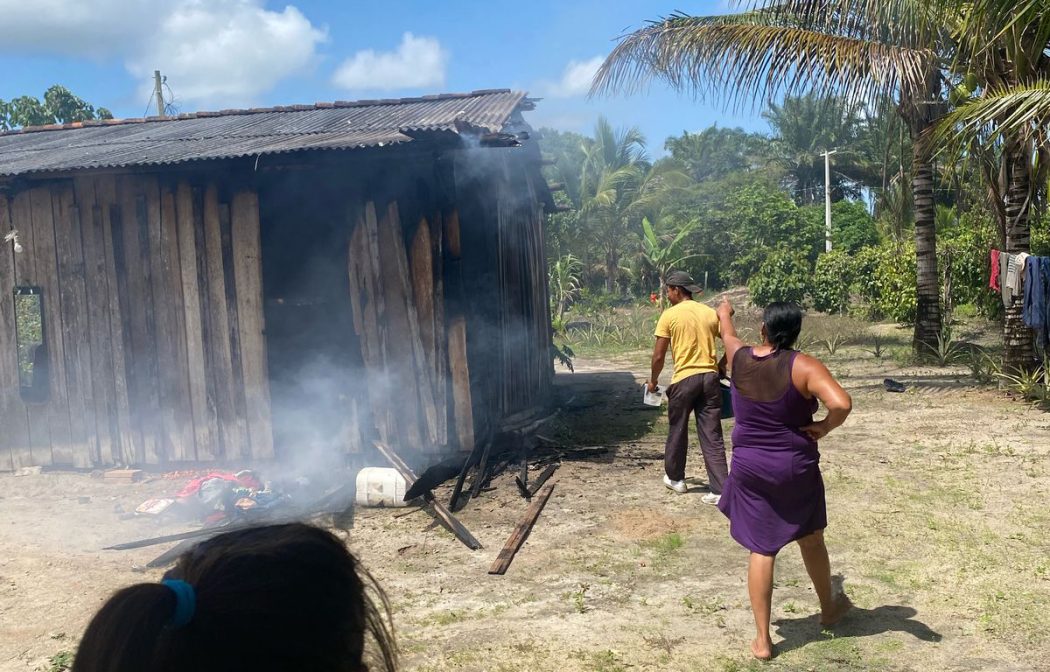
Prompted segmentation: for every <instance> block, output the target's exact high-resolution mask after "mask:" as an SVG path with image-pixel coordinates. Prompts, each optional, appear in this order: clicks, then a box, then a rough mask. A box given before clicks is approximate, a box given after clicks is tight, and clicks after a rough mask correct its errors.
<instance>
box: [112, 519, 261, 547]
mask: <svg viewBox="0 0 1050 672" xmlns="http://www.w3.org/2000/svg"><path fill="white" fill-rule="evenodd" d="M245 527H251V525H222V526H219V527H203V528H201V529H199V530H190V531H188V532H178V533H176V534H165V535H163V536H160V537H150V538H149V539H139V540H137V541H128V542H125V543H123V544H114V545H112V546H106V547H105V548H103V549H102V550H103V551H130V550H132V549H135V548H146V547H147V546H156V545H157V544H166V543H168V542H169V541H183V540H184V539H196V538H198V537H206V536H208V535H212V534H219V533H220V532H232V531H234V530H240V529H242V528H245Z"/></svg>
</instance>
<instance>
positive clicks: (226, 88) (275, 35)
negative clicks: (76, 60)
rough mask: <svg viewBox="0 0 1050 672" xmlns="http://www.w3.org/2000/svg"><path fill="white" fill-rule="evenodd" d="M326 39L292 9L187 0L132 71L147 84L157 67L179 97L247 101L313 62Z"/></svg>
mask: <svg viewBox="0 0 1050 672" xmlns="http://www.w3.org/2000/svg"><path fill="white" fill-rule="evenodd" d="M326 39H327V36H326V34H325V31H324V30H322V29H318V28H315V27H314V26H313V25H312V24H311V23H310V21H309V20H308V19H307V18H306V17H305V16H303V14H302V13H301V12H300V11H299V10H298V9H296V8H295V7H292V6H288V7H285V8H284V11H282V12H274V11H271V10H268V9H265V8H264V7H262V6H261V4H260V3H259V2H257V1H255V0H190V1H189V2H184V3H181V4H180V6H179V7H176V8H175V9H174V11H172V12H171V13H170V14H169V15H168V16H167V17H166V18H165V19H164V21H163V22H162V23H161V25H160V26H159V27H158V30H157V33H156V34H155V35H154V37H153V38H152V39H150V40H149V41H148V43H147V44H146V45H144V48H143V49H142V50H141V51H140V53H139V54H137V55H136V56H135V57H133V58H130V59H128V61H127V68H128V71H129V72H131V73H132V74H133V75H135V76H137V77H140V78H146V79H148V78H149V76H150V75H151V74H152V73H153V70H155V69H159V70H160V71H161V72H163V73H164V74H165V76H167V78H168V82H169V84H170V85H171V86H172V88H173V90H174V92H175V93H176V94H177V95H178V97H179V98H180V99H186V100H191V101H205V102H208V103H210V104H213V105H214V104H230V105H239V104H248V103H250V102H251V101H252V100H253V99H254V98H255V97H256V96H258V95H259V94H261V93H264V92H266V91H269V90H270V89H272V88H273V87H274V86H276V85H277V84H278V83H279V82H280V81H281V80H283V79H286V78H287V77H290V76H292V75H295V74H297V73H299V72H302V71H304V70H306V69H307V68H309V67H310V66H311V65H313V64H314V62H315V61H316V49H317V46H318V45H319V44H320V43H322V42H324V41H325V40H326Z"/></svg>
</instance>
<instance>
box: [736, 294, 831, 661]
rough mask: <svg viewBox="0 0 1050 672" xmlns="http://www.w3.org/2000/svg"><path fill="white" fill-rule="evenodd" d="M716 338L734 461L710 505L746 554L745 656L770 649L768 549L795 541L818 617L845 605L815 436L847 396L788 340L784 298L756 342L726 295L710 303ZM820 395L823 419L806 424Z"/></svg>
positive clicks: (789, 309) (771, 309) (793, 331)
mask: <svg viewBox="0 0 1050 672" xmlns="http://www.w3.org/2000/svg"><path fill="white" fill-rule="evenodd" d="M718 318H719V322H720V324H721V332H722V341H723V342H724V343H725V349H726V358H727V360H728V361H729V362H730V364H731V371H732V379H733V387H732V394H733V412H734V416H735V418H736V425H735V427H734V428H733V462H732V466H731V468H730V471H729V479H728V480H727V481H726V482H725V486H724V487H723V490H722V499H721V501H720V502H719V504H718V508H719V509H721V510H722V513H724V514H725V515H726V516H727V517H728V518H729V533H730V534H731V535H732V537H733V539H736V540H737V541H738V542H739V543H740V544H741V545H742V546H744V547H745V548H747V549H748V550H749V551H751V556H750V558H749V560H748V566H747V590H748V594H749V596H750V597H751V610H752V611H753V612H754V615H755V627H756V628H757V633H758V634H757V636H756V637H755V639H754V641H752V642H751V653H752V654H753V655H754V656H755V657H756V658H759V659H762V660H766V659H769V658H771V657H772V655H773V642H772V640H771V639H770V636H769V612H770V601H771V599H772V596H773V565H774V562H775V561H776V556H777V553H778V552H779V551H780V549H781V548H783V547H784V546H787V545H788V544H789V543H791V542H793V541H795V542H798V546H799V549H800V550H801V551H802V560H803V561H804V562H805V565H806V571H807V572H808V573H809V577H810V579H812V581H813V589H814V590H815V591H816V593H817V597H818V598H820V623H821V625H824V626H830V625H832V624H834V623H836V622H837V621H838V620H840V619H841V618H842V617H843V616H844V615H845V613H846V612H847V611H848V610H849V608H850V606H852V605H851V604H850V601H849V599H848V598H847V597H846V596H845V595H844V594H838V595H834V594H832V587H831V566H830V563H829V561H828V550H827V547H825V546H824V528H825V527H827V524H828V521H827V509H826V507H825V503H824V481H823V479H822V478H821V476H820V453H819V452H818V451H817V441H819V440H820V439H822V438H824V437H825V436H827V434H828V432H830V431H831V430H833V429H835V428H836V427H838V426H839V425H841V424H842V423H843V421H844V420H845V419H846V416H847V415H849V413H850V410H851V409H852V401H851V400H850V396H849V394H847V393H846V391H845V390H843V389H842V386H841V385H839V384H838V382H836V381H835V379H834V378H832V377H831V374H830V373H829V372H828V369H827V367H825V366H824V365H823V364H822V363H821V362H820V361H819V360H817V359H814V358H813V357H810V356H808V355H804V354H802V353H800V352H798V351H796V350H792V349H791V347H792V346H793V345H794V344H795V340H796V339H797V338H798V334H799V331H801V329H802V311H801V310H800V309H799V307H798V306H796V305H794V304H790V303H773V304H770V305H769V306H767V307H766V309H765V312H764V313H763V316H762V319H763V324H762V345H758V346H752V347H749V346H745V345H744V344H743V343H742V342H741V341H740V338H738V337H737V334H736V328H735V327H734V326H733V307H732V306H731V305H730V304H729V302H728V301H725V302H723V303H722V305H721V306H719V308H718ZM818 400H820V401H821V402H823V403H824V406H825V407H826V408H827V409H828V414H827V417H825V418H824V419H823V420H820V421H819V422H814V420H813V413H814V412H816V410H817V408H818V403H817V401H818Z"/></svg>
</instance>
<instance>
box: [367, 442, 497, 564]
mask: <svg viewBox="0 0 1050 672" xmlns="http://www.w3.org/2000/svg"><path fill="white" fill-rule="evenodd" d="M373 444H374V445H375V447H376V450H378V451H379V452H380V453H382V454H383V457H385V458H386V459H387V461H388V462H390V464H391V465H392V466H393V467H394V469H397V471H398V473H400V474H401V475H402V476H403V477H404V478H405V480H406V481H409V483H410V484H411V483H415V482H416V475H415V473H414V472H413V471H412V470H411V469H410V468H409V467H408V465H407V464H405V463H404V462H403V461H402V460H401V458H400V457H398V455H397V453H395V452H394V451H393V450H392V449H390V448H389V447H387V446H384V445H383V444H382V443H380V442H379V441H374V442H373ZM423 500H424V501H425V502H426V503H427V504H430V506H431V507H433V509H434V513H436V514H437V517H438V518H439V519H440V520H441V521H442V522H444V523H445V525H447V526H448V528H449V529H450V530H451V531H452V533H453V534H454V535H456V538H457V539H459V540H460V541H462V542H463V543H464V544H465V545H466V547H467V548H469V549H470V550H472V551H476V550H478V549H480V548H481V542H480V541H478V540H477V539H476V538H475V537H474V535H473V534H471V533H470V530H468V529H467V528H466V527H464V525H463V523H461V522H459V520H458V519H457V518H456V517H455V516H453V515H452V512H451V511H449V510H448V509H447V508H445V505H444V504H442V503H441V502H439V501H437V499H436V498H435V497H434V493H432V492H430V491H427V492H424V493H423Z"/></svg>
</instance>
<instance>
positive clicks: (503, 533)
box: [0, 346, 1050, 672]
mask: <svg viewBox="0 0 1050 672" xmlns="http://www.w3.org/2000/svg"><path fill="white" fill-rule="evenodd" d="M826 359H827V361H828V363H829V366H830V368H831V369H832V371H833V372H834V373H835V374H836V375H837V376H839V377H840V378H841V379H842V380H843V382H844V383H845V385H846V386H847V388H848V389H849V390H850V391H851V393H852V394H853V395H854V399H855V408H856V410H855V412H854V414H853V416H852V417H851V418H850V419H849V421H848V423H847V424H846V425H845V426H844V427H843V428H842V429H840V430H839V431H838V432H836V433H833V434H832V435H831V436H830V437H828V439H827V440H826V441H825V442H823V443H822V445H821V452H822V454H823V460H822V466H823V470H824V476H825V481H826V484H827V496H828V509H829V518H830V523H829V528H828V531H827V538H828V545H829V549H830V553H831V559H832V569H833V572H834V573H835V574H836V575H839V576H840V577H841V578H842V579H843V581H844V586H845V588H846V590H847V592H848V593H849V594H850V595H851V596H852V598H853V600H854V602H855V603H856V605H857V609H856V610H855V611H854V612H853V613H852V614H851V615H850V616H849V617H848V619H847V620H846V621H845V622H844V623H843V624H842V625H841V626H839V627H838V628H836V629H835V630H834V632H830V633H828V632H825V633H822V632H821V631H820V628H819V627H818V625H817V622H816V615H815V613H816V598H815V596H814V594H813V591H812V588H811V587H810V586H809V584H808V579H807V577H806V574H805V570H804V568H803V566H802V563H801V561H800V558H799V555H798V552H797V550H795V549H794V548H790V547H789V548H787V549H785V551H784V552H783V553H782V555H781V557H780V559H779V561H778V565H777V575H776V590H775V592H774V598H773V599H774V607H773V621H774V623H773V626H774V627H773V638H774V644H775V650H776V658H775V659H774V661H772V662H771V663H768V664H765V665H763V664H759V663H757V662H755V661H752V660H750V659H749V657H748V655H747V653H746V652H747V643H748V641H749V639H750V637H751V636H752V634H753V626H752V621H751V613H750V610H749V607H748V601H747V594H746V590H745V575H744V567H745V562H746V553H745V552H744V551H743V550H742V549H741V548H740V547H738V546H737V545H736V544H735V543H734V542H733V541H732V540H731V539H730V538H729V536H728V532H727V521H726V520H725V519H724V518H723V516H722V515H721V514H720V513H719V512H718V511H717V509H715V508H714V507H712V506H707V505H704V504H702V503H701V502H700V495H701V494H702V493H703V492H704V490H703V487H702V486H703V482H704V479H705V475H704V472H703V468H702V462H701V461H700V460H699V455H698V451H696V452H694V453H691V458H690V462H689V466H688V473H689V475H690V481H691V482H692V484H693V486H694V487H693V489H692V491H691V492H690V493H689V494H686V495H676V494H674V493H672V492H670V491H668V490H666V489H665V488H664V487H663V486H662V485H661V483H660V478H661V475H662V451H663V446H662V444H663V434H664V432H665V430H666V420H665V418H664V415H663V413H662V412H661V411H653V410H649V409H647V408H645V407H643V406H641V405H640V403H639V401H640V399H639V396H640V389H639V383H640V381H641V379H642V378H643V377H644V375H645V370H646V367H647V353H644V352H633V353H625V354H622V355H618V356H615V357H613V356H605V357H604V358H602V359H598V358H594V357H592V358H587V357H581V358H580V359H579V360H578V364H579V366H578V368H577V372H576V373H575V374H561V375H559V376H558V388H559V390H558V393H559V398H560V400H561V402H562V404H563V411H562V413H561V415H560V416H559V417H558V419H557V420H556V421H555V422H554V423H553V424H552V426H550V427H548V428H547V429H545V430H544V431H543V434H544V436H547V438H550V439H552V440H553V441H554V443H555V444H557V445H560V446H573V447H603V448H607V449H608V452H606V453H604V454H600V453H596V452H594V451H591V452H588V453H584V454H583V455H575V456H574V455H573V453H572V452H571V451H570V452H568V453H567V454H566V455H565V458H564V460H563V462H562V466H561V468H560V469H559V470H558V471H557V473H556V475H555V476H554V478H553V479H552V480H553V481H554V482H555V483H556V485H555V487H554V494H553V496H552V498H551V500H550V501H549V503H548V505H547V507H546V509H545V510H544V512H543V514H542V515H541V517H540V519H539V522H538V523H537V525H536V527H535V529H534V531H533V532H532V535H531V537H530V538H529V540H528V542H527V543H526V544H525V546H524V547H523V548H522V550H521V551H520V553H519V554H518V556H517V558H516V559H515V560H514V563H513V564H512V565H511V567H510V570H509V571H508V572H507V574H506V575H505V576H490V575H488V574H487V570H488V567H489V565H490V564H491V563H492V560H493V559H494V558H495V556H496V554H497V553H498V552H499V549H500V548H501V547H502V545H503V543H504V541H505V540H506V538H507V536H508V535H509V534H510V532H511V530H512V529H513V527H514V525H515V524H516V522H517V521H518V519H519V518H520V517H521V515H522V513H523V512H524V510H525V508H526V506H527V505H526V503H525V501H524V500H523V499H522V498H521V497H520V496H519V495H518V492H517V489H516V488H515V486H514V484H513V470H511V471H509V472H507V473H504V474H503V475H502V476H500V477H499V478H497V479H495V480H494V482H493V488H492V489H491V490H488V491H486V492H483V493H482V495H481V496H480V497H479V498H477V499H475V500H472V501H471V502H470V503H469V504H468V505H467V506H466V507H465V508H464V509H463V511H462V512H461V513H460V514H459V516H460V518H461V520H462V521H463V523H464V524H465V525H466V526H467V527H468V528H469V529H470V530H471V531H472V532H473V533H474V534H475V535H476V536H477V537H478V538H479V539H480V541H481V542H482V543H483V544H484V547H485V548H484V549H483V550H480V551H470V550H468V549H467V548H466V547H464V546H463V545H461V544H460V543H459V542H458V541H456V540H455V539H454V538H453V537H452V536H451V535H450V534H448V533H447V532H446V531H445V530H444V529H442V528H441V527H438V526H436V524H435V523H434V521H433V519H432V518H431V517H430V515H429V514H428V513H427V512H425V511H423V510H418V511H415V512H411V511H412V509H396V510H394V509H359V510H358V511H357V512H356V515H355V518H354V524H353V527H352V529H350V530H349V532H340V534H345V535H346V536H347V539H348V543H349V544H350V547H351V548H352V549H353V550H354V551H355V552H356V553H358V554H359V555H360V556H361V558H362V559H363V561H364V562H365V564H366V565H367V566H368V567H370V568H371V570H372V571H373V573H374V574H375V575H376V576H377V578H378V579H379V581H380V582H381V583H382V585H383V586H384V587H385V588H386V590H387V592H388V594H389V597H390V599H391V602H392V603H393V609H394V613H393V618H394V622H395V625H396V629H397V632H398V637H399V641H400V644H401V648H402V652H403V653H402V655H403V663H404V665H403V667H404V669H406V670H413V671H417V672H424V671H438V670H477V671H501V670H506V671H510V670H522V669H528V670H567V671H577V670H579V671H583V670H590V671H595V672H616V671H620V670H676V671H677V670H716V671H718V670H721V671H724V672H730V671H733V670H767V669H768V670H973V671H977V670H992V671H1008V670H1018V671H1021V670H1024V671H1028V670H1050V635H1048V634H1047V633H1048V630H1047V629H1048V627H1050V542H1048V537H1050V507H1048V502H1050V459H1048V457H1050V416H1048V415H1047V414H1045V413H1043V412H1041V411H1038V410H1035V409H1033V408H1030V407H1029V406H1027V405H1025V404H1022V403H1019V402H1016V401H1013V400H1011V399H1009V398H1007V397H1006V396H1005V395H1004V394H1002V393H1000V392H998V391H996V390H994V389H987V388H977V387H976V386H974V385H973V384H972V381H970V380H969V378H968V375H967V372H966V371H965V370H964V369H953V368H948V369H942V368H916V367H907V366H903V365H901V364H899V363H897V362H895V361H894V360H892V359H876V358H875V357H874V356H873V355H871V354H870V353H867V352H865V351H864V350H863V349H862V348H861V347H860V346H850V347H845V348H843V349H841V350H839V351H838V352H837V353H836V354H835V355H834V356H829V357H827V358H826ZM887 376H889V377H893V378H894V379H896V380H899V381H902V382H904V383H906V384H907V385H908V388H909V389H908V392H906V393H905V394H891V393H887V392H885V391H884V390H883V387H882V380H883V378H885V377H887ZM570 400H571V401H570ZM730 427H731V422H727V423H726V429H727V437H728V430H729V429H730ZM534 475H535V472H534ZM177 485H178V482H172V481H165V480H160V479H158V480H153V481H150V482H146V483H136V484H124V485H114V484H110V483H106V482H103V481H101V480H99V479H93V478H91V477H90V476H88V475H86V474H63V473H44V474H39V475H29V476H14V475H0V670H4V671H7V670H11V671H14V670H19V671H21V670H47V669H49V666H50V664H49V659H50V658H51V657H52V656H54V655H55V654H57V653H59V652H61V651H67V650H74V649H75V647H76V642H77V639H78V637H79V635H80V633H81V632H82V630H83V628H84V626H85V624H86V622H87V620H88V619H89V618H90V616H91V614H92V613H93V612H94V610H95V609H97V608H98V606H99V605H100V603H101V602H102V601H103V600H104V599H105V597H106V596H107V595H108V594H109V593H111V592H112V591H113V590H114V589H116V588H118V587H121V586H124V585H127V584H130V583H134V582H139V581H155V580H158V579H159V578H160V574H161V572H160V571H159V570H149V571H146V572H142V571H140V570H137V569H136V567H137V566H141V565H143V564H145V563H146V562H147V561H149V560H150V559H152V558H153V557H154V556H156V555H157V554H158V553H159V552H160V551H161V550H163V549H164V548H165V547H163V546H161V547H155V548H147V549H142V550H137V551H128V552H112V551H101V550H99V549H101V548H102V547H103V546H106V545H108V544H110V543H114V542H121V541H127V540H130V539H135V538H139V537H146V536H152V535H156V534H165V533H169V532H176V531H180V530H181V529H185V528H184V527H181V528H180V527H178V526H177V525H174V524H172V523H161V522H159V521H157V520H155V519H144V518H128V517H127V516H121V513H122V512H125V511H131V510H133V509H134V507H135V506H136V505H137V504H138V503H140V502H141V501H143V500H144V499H146V498H147V497H150V496H155V495H161V494H169V493H171V492H173V491H174V490H176V489H177ZM440 496H441V497H444V498H447V496H448V493H447V490H446V491H442V492H441V493H440ZM398 514H407V515H401V516H400V517H395V516H397V515H398Z"/></svg>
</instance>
